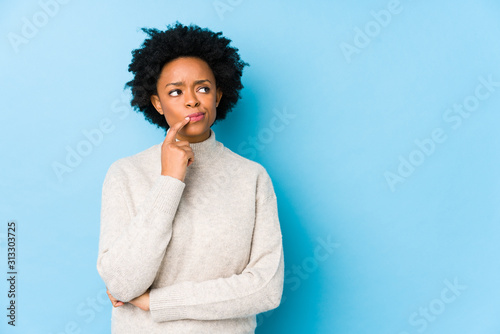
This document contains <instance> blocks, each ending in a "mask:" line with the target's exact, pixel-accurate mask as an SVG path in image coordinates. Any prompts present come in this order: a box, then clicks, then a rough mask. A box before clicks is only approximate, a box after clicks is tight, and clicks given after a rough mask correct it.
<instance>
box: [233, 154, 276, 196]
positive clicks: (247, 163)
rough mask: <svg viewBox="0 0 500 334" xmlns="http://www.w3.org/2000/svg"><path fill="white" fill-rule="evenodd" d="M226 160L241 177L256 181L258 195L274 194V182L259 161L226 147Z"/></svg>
mask: <svg viewBox="0 0 500 334" xmlns="http://www.w3.org/2000/svg"><path fill="white" fill-rule="evenodd" d="M224 160H225V163H226V164H228V166H229V168H231V169H232V170H233V171H235V173H236V172H237V174H238V176H239V177H241V179H245V180H247V181H251V182H255V186H256V193H257V196H259V195H260V196H263V197H268V196H271V195H274V187H273V182H272V180H271V177H270V175H269V173H268V172H267V170H266V168H265V167H264V166H263V165H262V164H260V163H259V162H257V161H253V160H250V159H248V158H245V157H243V156H241V155H239V154H238V153H236V152H233V151H231V150H230V149H228V148H227V147H224Z"/></svg>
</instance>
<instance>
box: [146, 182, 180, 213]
mask: <svg viewBox="0 0 500 334" xmlns="http://www.w3.org/2000/svg"><path fill="white" fill-rule="evenodd" d="M185 186H186V184H185V183H184V182H182V181H181V180H179V179H176V178H175V177H172V176H169V175H159V176H158V180H157V182H156V183H155V185H154V186H153V188H152V190H151V192H152V194H153V198H152V199H153V202H152V203H151V205H152V208H153V209H156V210H159V211H160V212H165V213H167V214H169V215H172V216H173V215H175V212H176V211H177V207H178V206H179V202H180V200H181V197H182V192H183V190H184V187H185Z"/></svg>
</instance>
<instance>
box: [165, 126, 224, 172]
mask: <svg viewBox="0 0 500 334" xmlns="http://www.w3.org/2000/svg"><path fill="white" fill-rule="evenodd" d="M169 130H170V129H169ZM169 130H168V131H169ZM168 131H167V133H168ZM180 140H182V139H177V138H176V141H180ZM159 146H160V150H161V144H160V145H159ZM189 147H191V150H192V151H193V154H194V162H193V163H192V164H191V165H190V166H189V168H193V169H196V168H200V167H203V166H204V165H206V164H210V163H211V162H213V161H214V160H216V159H217V158H218V155H219V154H220V153H222V151H223V148H224V145H223V144H222V143H221V142H218V141H217V140H216V139H215V132H214V131H213V130H212V129H209V131H208V137H207V138H206V139H205V140H203V141H199V142H189Z"/></svg>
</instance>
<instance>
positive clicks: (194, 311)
mask: <svg viewBox="0 0 500 334" xmlns="http://www.w3.org/2000/svg"><path fill="white" fill-rule="evenodd" d="M262 179H263V181H261V182H260V185H259V186H258V188H257V194H256V206H255V210H256V211H255V224H254V230H253V236H252V246H251V254H250V259H249V261H248V265H247V266H246V268H245V269H244V270H243V271H242V272H241V274H234V275H232V276H230V277H221V278H217V279H212V280H206V281H201V282H193V281H185V282H180V283H177V284H174V285H170V286H166V287H162V288H157V289H151V291H150V312H151V315H152V319H153V320H154V321H156V322H164V321H171V320H180V319H197V320H217V319H228V318H240V317H247V316H251V315H255V314H258V313H262V312H265V311H268V310H271V309H274V308H276V307H278V305H279V304H280V302H281V296H282V292H283V280H284V255H283V247H282V235H281V229H280V223H279V219H278V208H277V199H276V195H275V193H274V189H273V188H272V183H271V180H270V178H269V176H268V174H267V173H264V175H263V177H262Z"/></svg>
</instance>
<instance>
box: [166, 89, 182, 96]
mask: <svg viewBox="0 0 500 334" xmlns="http://www.w3.org/2000/svg"><path fill="white" fill-rule="evenodd" d="M180 94H181V90H180V89H174V90H172V91H170V92H169V93H168V95H170V96H179V95H180Z"/></svg>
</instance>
